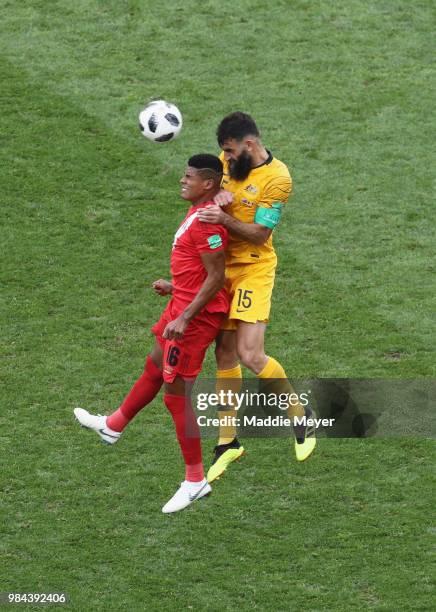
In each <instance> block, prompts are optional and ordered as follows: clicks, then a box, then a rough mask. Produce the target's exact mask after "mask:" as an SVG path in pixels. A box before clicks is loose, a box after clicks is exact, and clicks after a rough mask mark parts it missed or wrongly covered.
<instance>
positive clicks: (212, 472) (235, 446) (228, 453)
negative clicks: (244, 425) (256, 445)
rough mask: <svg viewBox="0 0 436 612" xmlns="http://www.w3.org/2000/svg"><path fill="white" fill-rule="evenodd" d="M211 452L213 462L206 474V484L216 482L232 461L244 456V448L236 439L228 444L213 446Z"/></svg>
mask: <svg viewBox="0 0 436 612" xmlns="http://www.w3.org/2000/svg"><path fill="white" fill-rule="evenodd" d="M213 452H214V460H213V462H212V465H211V466H210V468H209V471H208V473H207V482H208V483H211V482H213V481H214V480H218V479H219V478H220V476H222V475H223V474H224V472H225V471H226V470H227V468H228V467H229V465H230V464H231V463H232V462H233V461H239V459H240V458H241V457H242V456H243V455H244V454H245V450H244V447H243V446H241V444H240V442H239V441H238V439H237V438H235V439H234V440H232V441H231V442H229V444H219V445H218V446H215V448H214V450H213Z"/></svg>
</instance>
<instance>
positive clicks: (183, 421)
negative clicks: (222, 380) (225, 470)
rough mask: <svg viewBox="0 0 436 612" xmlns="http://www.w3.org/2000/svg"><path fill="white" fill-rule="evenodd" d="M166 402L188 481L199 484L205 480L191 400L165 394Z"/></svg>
mask: <svg viewBox="0 0 436 612" xmlns="http://www.w3.org/2000/svg"><path fill="white" fill-rule="evenodd" d="M164 402H165V405H166V407H167V408H168V410H169V411H170V412H171V416H172V417H173V421H174V425H175V427H176V436H177V440H178V441H179V445H180V449H181V451H182V455H183V459H184V461H185V468H186V475H185V478H186V480H189V481H191V482H199V481H200V480H203V478H204V470H203V463H202V457H201V441H200V431H199V429H198V425H197V421H196V420H195V414H194V411H193V410H192V406H191V404H190V401H189V398H186V397H185V396H183V395H170V394H169V393H165V395H164Z"/></svg>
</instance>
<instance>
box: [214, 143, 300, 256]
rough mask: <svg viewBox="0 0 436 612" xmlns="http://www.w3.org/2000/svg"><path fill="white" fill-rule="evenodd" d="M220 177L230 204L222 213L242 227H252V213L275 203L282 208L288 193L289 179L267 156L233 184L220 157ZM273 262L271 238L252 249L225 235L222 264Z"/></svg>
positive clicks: (237, 239)
mask: <svg viewBox="0 0 436 612" xmlns="http://www.w3.org/2000/svg"><path fill="white" fill-rule="evenodd" d="M220 159H221V161H222V162H223V166H224V174H223V180H222V182H221V187H222V189H225V190H226V191H231V192H232V193H233V202H232V203H231V204H229V205H228V206H226V207H225V209H224V210H225V211H226V212H227V213H229V214H230V215H231V216H232V217H235V219H239V221H242V222H243V223H254V216H255V214H256V210H257V209H258V208H259V207H261V208H271V207H272V205H273V204H274V203H276V202H280V203H281V204H286V203H287V201H288V199H289V196H290V194H291V191H292V179H291V175H290V174H289V170H288V168H287V167H286V166H285V164H284V163H283V162H281V161H279V160H278V159H276V158H275V157H273V156H272V155H271V153H270V152H269V151H268V159H267V160H266V161H265V162H264V163H263V164H261V165H260V166H257V167H256V168H253V169H252V170H251V171H250V174H249V175H248V177H247V178H246V179H245V180H243V181H235V180H234V179H232V178H231V177H230V175H229V164H228V162H227V161H226V160H225V159H224V153H221V155H220ZM272 260H274V261H275V260H276V254H275V251H274V247H273V244H272V234H271V236H270V237H269V238H268V240H267V241H266V242H265V244H262V245H260V246H259V245H255V244H251V243H250V242H247V241H246V240H244V239H243V238H241V237H239V236H236V235H235V234H232V233H230V232H229V241H228V246H227V251H226V264H227V265H228V264H232V263H255V262H258V263H259V262H261V261H264V262H267V261H272Z"/></svg>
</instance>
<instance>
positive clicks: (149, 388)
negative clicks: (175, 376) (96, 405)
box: [106, 356, 163, 431]
mask: <svg viewBox="0 0 436 612" xmlns="http://www.w3.org/2000/svg"><path fill="white" fill-rule="evenodd" d="M162 383H163V378H162V372H161V370H160V369H159V368H158V367H157V365H156V364H155V363H154V361H153V360H152V358H151V357H150V356H148V357H147V360H146V362H145V368H144V372H143V373H142V375H141V376H140V378H138V380H137V381H136V382H135V384H134V385H133V387H132V389H131V390H130V392H129V394H128V395H127V397H126V398H125V400H124V402H123V403H122V404H121V406H120V407H119V408H118V410H116V411H115V412H114V413H113V414H111V415H110V416H109V417H108V418H107V420H106V424H107V426H108V427H109V428H110V429H113V430H114V431H123V429H124V428H125V427H126V425H127V424H128V423H130V421H131V420H132V419H133V417H134V416H135V415H136V414H138V412H139V411H140V410H141V409H142V408H144V406H146V405H147V404H149V403H150V402H151V401H152V400H153V399H154V398H155V397H156V395H157V394H158V392H159V389H160V388H161V386H162Z"/></svg>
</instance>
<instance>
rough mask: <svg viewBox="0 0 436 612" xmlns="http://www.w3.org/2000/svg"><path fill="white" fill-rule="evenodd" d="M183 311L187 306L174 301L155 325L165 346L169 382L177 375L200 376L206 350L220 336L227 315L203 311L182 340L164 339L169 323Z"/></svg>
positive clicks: (184, 376)
mask: <svg viewBox="0 0 436 612" xmlns="http://www.w3.org/2000/svg"><path fill="white" fill-rule="evenodd" d="M183 310H184V307H176V306H175V305H174V303H173V300H171V301H170V302H168V304H167V307H166V308H165V310H164V311H163V313H162V314H161V317H160V319H159V321H158V322H157V323H155V324H154V325H153V327H152V328H151V331H152V332H153V334H154V335H155V336H156V340H157V341H158V342H159V344H160V346H161V347H162V351H163V379H164V381H165V382H169V383H172V382H173V381H174V379H175V377H176V376H177V375H179V376H181V377H182V378H188V379H189V378H195V377H196V376H198V374H199V373H200V371H201V366H202V365H203V360H204V356H205V354H206V351H207V349H208V347H209V346H210V345H211V344H212V342H213V341H214V340H215V338H216V337H217V335H218V332H219V331H220V327H221V325H222V323H223V321H224V320H225V318H226V313H224V312H213V313H210V312H203V313H201V314H200V315H197V316H196V317H195V318H194V319H192V321H191V322H190V323H189V325H188V327H187V328H186V330H185V333H184V334H183V337H182V338H181V339H180V340H167V339H165V338H163V337H162V334H163V332H164V329H165V327H166V326H167V324H168V323H169V322H170V321H173V320H174V319H176V318H177V317H178V316H179V315H180V314H181V313H182V312H183Z"/></svg>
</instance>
